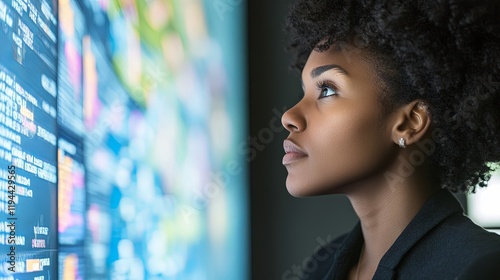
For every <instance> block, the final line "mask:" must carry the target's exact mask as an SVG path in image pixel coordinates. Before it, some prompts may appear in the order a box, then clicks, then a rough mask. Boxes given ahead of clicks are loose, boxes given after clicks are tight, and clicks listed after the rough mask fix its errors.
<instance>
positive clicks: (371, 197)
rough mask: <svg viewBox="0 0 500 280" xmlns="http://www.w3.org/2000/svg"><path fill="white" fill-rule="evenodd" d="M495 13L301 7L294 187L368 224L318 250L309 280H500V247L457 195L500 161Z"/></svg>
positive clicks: (323, 3)
mask: <svg viewBox="0 0 500 280" xmlns="http://www.w3.org/2000/svg"><path fill="white" fill-rule="evenodd" d="M499 6H500V3H499V2H498V1H486V0H482V1H466V0H432V1H429V0H425V1H424V0H422V1H403V0H402V1H396V0H394V1H390V0H389V1H384V0H373V1H365V0H358V1H349V0H316V1H312V0H300V1H298V2H297V3H296V4H295V5H294V6H292V8H291V11H290V14H289V16H288V21H287V30H288V32H289V34H290V37H291V44H290V49H291V51H292V52H293V53H294V54H295V64H294V66H295V67H296V68H297V69H298V70H299V71H300V72H301V82H302V88H303V92H304V96H303V97H302V98H301V99H300V101H299V102H298V103H297V104H296V105H295V106H294V107H292V108H291V109H289V110H288V111H287V112H286V113H285V114H284V115H283V118H282V123H283V125H284V126H285V128H286V129H287V130H288V131H289V136H288V138H287V139H286V140H285V141H284V149H285V156H284V158H283V164H284V165H285V167H286V169H287V171H288V177H287V180H286V186H287V189H288V191H289V192H290V193H291V194H292V195H294V196H312V195H325V194H344V195H346V196H347V197H348V198H349V200H350V202H351V204H352V206H353V208H354V210H355V212H356V214H357V216H358V217H359V220H360V222H359V223H358V225H357V226H356V227H355V228H354V229H353V230H352V231H351V232H350V233H348V234H346V235H344V236H341V237H339V238H338V239H337V240H335V241H334V242H333V244H329V245H328V246H329V248H327V249H328V250H326V249H321V250H319V251H317V252H315V254H314V258H315V259H316V260H317V261H318V263H317V266H316V267H315V269H314V272H312V273H309V274H308V275H306V276H307V279H474V275H476V276H478V275H482V276H481V277H483V278H481V279H488V278H487V277H490V279H500V278H494V277H500V273H499V272H498V271H499V270H500V268H498V267H495V264H496V265H497V266H498V265H500V236H498V235H496V234H494V233H490V232H487V231H486V230H484V229H483V228H481V227H479V226H477V225H476V224H474V223H473V222H472V221H471V220H470V219H469V218H468V217H466V216H464V214H463V209H462V208H461V206H460V204H459V203H458V201H457V200H456V199H455V198H454V196H453V195H452V194H451V193H450V191H452V192H473V191H474V190H475V188H476V187H484V186H486V185H487V183H488V180H489V177H490V176H491V172H492V170H493V168H494V166H495V164H494V163H497V162H500V16H499V15H500V7H499ZM499 199H500V198H499ZM331 222H334V221H331ZM332 248H335V249H334V250H332Z"/></svg>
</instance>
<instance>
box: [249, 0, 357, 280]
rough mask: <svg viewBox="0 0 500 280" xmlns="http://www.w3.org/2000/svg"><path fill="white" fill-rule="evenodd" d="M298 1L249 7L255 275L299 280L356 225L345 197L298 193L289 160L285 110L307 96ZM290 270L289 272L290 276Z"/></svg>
mask: <svg viewBox="0 0 500 280" xmlns="http://www.w3.org/2000/svg"><path fill="white" fill-rule="evenodd" d="M291 3H292V2H291V1H285V0H273V1H263V0H251V1H247V5H248V34H249V37H248V53H249V60H248V62H249V106H250V108H249V112H250V136H251V137H252V138H253V139H249V143H250V148H251V149H252V150H251V151H249V156H251V159H252V160H251V161H250V171H251V175H250V176H251V178H250V179H251V183H250V186H251V189H250V195H251V236H252V240H251V241H252V248H251V249H252V257H251V261H252V279H257V280H266V279H293V277H292V275H294V273H295V272H294V271H293V270H292V266H296V267H299V269H300V267H301V266H302V265H303V262H304V260H305V259H307V258H308V257H309V256H311V254H312V253H313V251H314V249H315V248H316V247H317V246H318V245H319V244H320V243H321V242H322V241H325V242H326V241H327V240H329V239H331V238H333V237H336V236H338V235H340V234H342V233H345V232H347V231H349V230H350V229H351V227H352V226H353V225H354V223H355V222H356V217H355V215H354V213H353V211H352V208H351V206H350V204H349V203H348V201H347V199H346V198H345V197H342V196H327V197H314V198H294V197H292V196H291V195H290V194H288V192H287V190H286V187H285V178H286V169H285V168H284V167H283V166H282V165H281V159H282V157H283V155H284V152H283V147H282V144H283V140H284V139H285V138H286V137H287V135H288V133H287V131H286V130H284V129H283V128H281V131H278V130H279V128H278V125H280V121H277V118H278V117H277V115H280V114H281V113H282V112H283V111H284V110H283V108H284V107H286V108H290V107H291V106H292V105H293V104H294V103H295V102H297V101H298V96H299V94H300V91H301V89H300V82H299V76H298V75H297V74H295V73H293V72H292V71H290V70H289V62H290V54H288V53H287V52H286V51H285V47H286V41H287V39H286V34H285V32H284V31H283V27H284V22H285V16H286V14H287V10H288V6H289V5H290V4H291ZM287 270H289V271H290V272H289V274H288V276H287V277H284V276H285V275H287V274H285V273H286V272H287Z"/></svg>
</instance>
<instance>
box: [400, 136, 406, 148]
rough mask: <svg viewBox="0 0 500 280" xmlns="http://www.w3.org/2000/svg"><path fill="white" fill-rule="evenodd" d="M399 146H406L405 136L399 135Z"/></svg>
mask: <svg viewBox="0 0 500 280" xmlns="http://www.w3.org/2000/svg"><path fill="white" fill-rule="evenodd" d="M399 147H401V148H406V143H405V139H404V138H403V137H399Z"/></svg>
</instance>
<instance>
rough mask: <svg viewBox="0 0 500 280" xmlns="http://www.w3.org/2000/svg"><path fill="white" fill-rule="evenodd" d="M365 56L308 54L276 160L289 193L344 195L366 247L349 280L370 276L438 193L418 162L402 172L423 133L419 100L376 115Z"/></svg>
mask: <svg viewBox="0 0 500 280" xmlns="http://www.w3.org/2000/svg"><path fill="white" fill-rule="evenodd" d="M366 57H367V55H366V54H364V53H363V52H362V51H361V50H357V51H355V52H352V53H349V54H348V55H346V53H345V52H342V51H341V50H339V49H338V48H334V47H331V48H330V49H328V50H327V51H323V52H319V51H316V50H314V51H312V52H311V54H310V56H309V58H308V60H307V62H306V65H305V67H304V68H303V72H302V83H303V89H304V97H303V98H302V99H301V100H300V101H299V102H298V103H297V104H296V105H295V106H294V107H293V108H291V109H290V110H288V111H287V112H286V113H285V114H284V115H283V117H282V123H283V126H284V127H285V128H286V129H287V130H288V131H289V132H290V134H289V136H288V138H287V140H285V144H284V146H285V151H286V155H285V157H284V162H283V163H284V165H285V167H286V169H287V171H288V177H287V180H286V185H287V189H288V191H289V192H290V193H291V194H292V195H294V196H311V195H324V194H345V195H347V197H348V198H349V200H350V201H351V203H352V205H353V208H354V210H355V211H356V214H357V215H358V217H359V218H360V221H361V227H362V230H363V236H364V240H365V243H364V248H363V250H362V254H361V256H360V261H359V264H358V265H356V266H354V267H353V268H352V269H351V275H350V278H351V279H371V278H372V276H373V274H374V273H375V270H376V267H377V265H378V263H379V261H380V259H381V258H382V256H383V255H384V254H385V252H386V251H387V250H388V249H389V248H390V246H391V245H392V244H393V243H394V241H395V240H396V238H397V237H398V236H399V235H400V234H401V232H402V231H403V230H404V228H405V227H406V226H407V225H408V224H409V222H410V221H411V219H412V218H413V217H414V216H415V214H416V213H417V212H418V210H420V208H421V207H422V205H423V203H424V202H425V201H426V200H427V199H428V198H429V197H430V196H431V195H432V194H433V193H434V192H436V191H438V190H439V185H438V184H436V183H435V182H433V181H432V180H431V179H430V177H429V176H428V174H430V172H429V170H428V165H427V164H426V163H425V162H424V163H421V162H419V164H412V165H411V170H412V171H411V172H402V171H405V170H406V169H404V166H403V165H404V164H405V162H406V163H407V162H408V160H409V159H410V155H412V153H413V154H414V153H415V152H418V149H419V146H418V145H417V142H419V141H424V140H426V139H428V137H429V135H430V131H431V129H430V123H431V117H430V114H429V113H428V112H427V110H426V106H425V103H424V102H423V101H422V100H415V101H412V102H410V103H408V104H405V105H402V106H400V107H398V108H396V109H394V110H393V111H391V112H390V113H386V114H384V113H382V112H384V110H383V108H382V107H381V106H382V105H381V102H380V101H379V100H380V95H381V94H383V90H382V87H381V84H382V83H380V82H379V79H378V76H377V74H376V72H375V70H374V68H373V67H372V65H371V63H370V60H368V59H366ZM325 65H336V66H339V67H332V66H326V67H325ZM339 69H342V70H339ZM327 95H328V96H327ZM400 137H403V138H404V139H405V140H406V145H407V147H406V148H404V149H403V148H400V147H399V146H398V142H399V138H400ZM292 143H293V144H292ZM406 167H407V166H406ZM388 174H392V175H393V176H392V177H390V178H394V176H396V178H397V180H392V179H391V180H389V179H388V178H389V177H388ZM358 266H359V269H358Z"/></svg>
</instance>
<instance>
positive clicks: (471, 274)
mask: <svg viewBox="0 0 500 280" xmlns="http://www.w3.org/2000/svg"><path fill="white" fill-rule="evenodd" d="M499 265H500V247H497V248H496V249H493V250H492V251H490V252H488V253H485V254H482V255H481V256H479V257H477V258H476V259H475V260H474V261H473V262H471V263H470V264H469V265H468V266H466V268H465V270H464V272H463V274H462V275H461V276H460V277H459V279H460V280H468V279H471V280H472V279H485V280H488V279H492V280H493V279H500V269H499Z"/></svg>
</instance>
